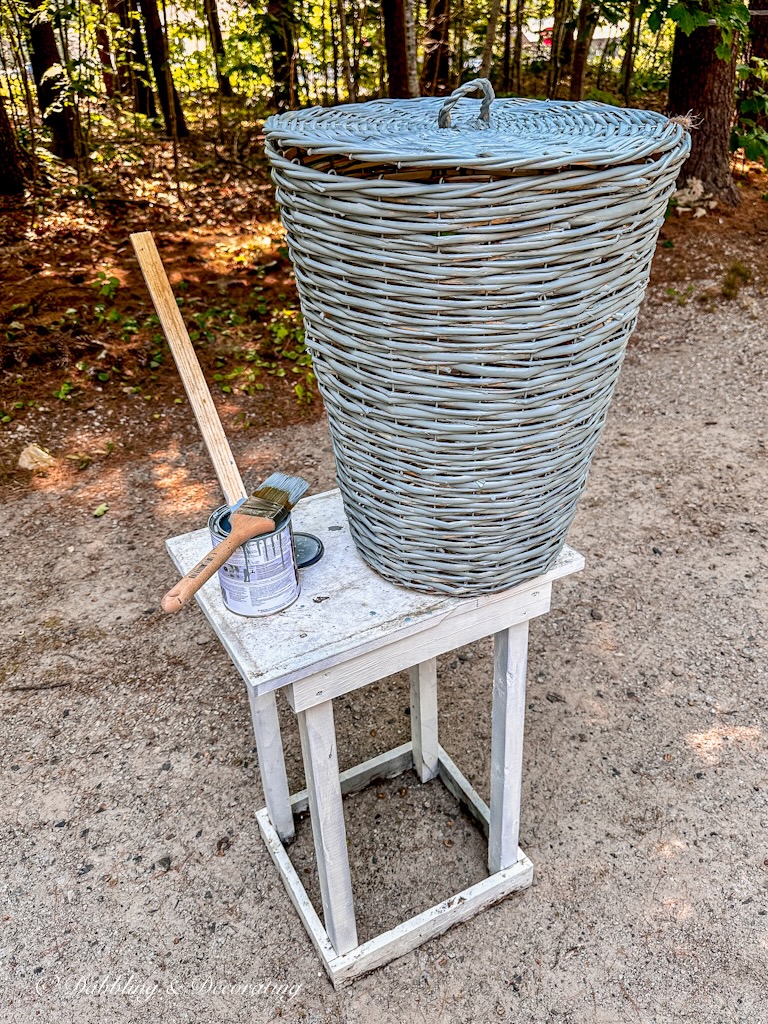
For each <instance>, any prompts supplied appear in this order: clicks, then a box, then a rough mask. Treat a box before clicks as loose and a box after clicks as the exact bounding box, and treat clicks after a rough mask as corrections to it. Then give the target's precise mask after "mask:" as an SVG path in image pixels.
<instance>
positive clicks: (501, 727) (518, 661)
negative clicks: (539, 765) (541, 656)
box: [488, 620, 528, 873]
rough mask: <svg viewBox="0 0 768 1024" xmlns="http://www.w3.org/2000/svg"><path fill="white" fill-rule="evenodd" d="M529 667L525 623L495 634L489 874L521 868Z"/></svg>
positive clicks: (526, 624) (526, 625) (526, 627)
mask: <svg viewBox="0 0 768 1024" xmlns="http://www.w3.org/2000/svg"><path fill="white" fill-rule="evenodd" d="M527 663H528V622H527V620H526V621H525V622H520V623H518V624H517V625H516V626H512V627H511V628H510V629H505V630H502V632H500V633H496V635H495V636H494V664H493V712H492V716H493V718H492V725H491V816H490V817H491V820H490V828H489V835H488V867H489V869H490V871H491V873H494V872H496V871H501V870H502V869H503V868H509V867H512V865H513V864H516V863H517V847H518V841H519V837H520V795H521V790H522V772H523V725H524V722H525V674H526V668H527Z"/></svg>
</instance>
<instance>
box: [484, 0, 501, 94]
mask: <svg viewBox="0 0 768 1024" xmlns="http://www.w3.org/2000/svg"><path fill="white" fill-rule="evenodd" d="M500 13H501V0H492V2H491V9H490V11H489V12H488V28H487V30H486V33H485V43H484V45H483V59H482V60H481V61H480V77H481V78H489V77H490V74H491V61H492V60H493V46H494V43H495V42H496V27H497V26H498V24H499V14H500Z"/></svg>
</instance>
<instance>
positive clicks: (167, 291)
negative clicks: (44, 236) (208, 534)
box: [130, 231, 248, 506]
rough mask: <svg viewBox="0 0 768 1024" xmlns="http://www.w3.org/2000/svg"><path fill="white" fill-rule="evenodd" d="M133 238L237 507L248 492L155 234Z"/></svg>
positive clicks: (227, 490)
mask: <svg viewBox="0 0 768 1024" xmlns="http://www.w3.org/2000/svg"><path fill="white" fill-rule="evenodd" d="M130 237H131V243H132V244H133V249H134V252H135V253H136V258H137V259H138V261H139V266H140V267H141V272H142V274H143V275H144V281H145V282H146V285H147V290H148V292H149V294H150V297H151V299H152V302H153V303H154V306H155V310H156V311H157V316H158V319H159V320H160V326H161V327H162V329H163V333H164V334H165V337H166V340H167V342H168V347H169V348H170V350H171V352H172V354H173V358H174V359H175V360H176V366H177V367H178V369H179V376H180V377H181V382H182V384H183V385H184V388H185V390H186V392H187V397H188V398H189V404H190V405H191V406H192V411H193V412H194V414H195V418H196V419H197V424H198V426H199V427H200V433H201V434H202V435H203V441H204V442H205V447H206V448H207V449H208V454H209V455H210V457H211V462H212V463H213V468H214V470H215V471H216V476H217V477H218V478H219V483H220V484H221V489H222V491H223V492H224V498H225V500H226V502H227V504H228V505H230V506H231V505H234V504H236V503H237V502H238V501H240V499H241V498H247V497H248V491H247V490H246V489H245V485H244V484H243V479H242V477H241V476H240V471H239V470H238V468H237V465H236V464H235V459H234V456H233V455H232V449H231V448H230V447H229V441H227V436H226V434H225V433H224V428H223V427H222V425H221V420H220V419H219V414H218V413H217V412H216V406H215V405H214V404H213V399H212V398H211V392H210V391H209V389H208V385H207V383H206V381H205V377H204V376H203V371H202V369H201V368H200V363H199V361H198V358H197V355H196V354H195V350H194V348H193V347H192V342H191V340H190V337H189V334H188V333H187V328H186V327H185V325H184V321H183V320H182V318H181V313H180V312H179V307H178V306H177V305H176V299H175V298H174V296H173V292H172V291H171V285H170V282H169V281H168V275H167V274H166V272H165V268H164V267H163V263H162V260H161V259H160V253H159V252H158V251H157V246H156V245H155V240H154V238H153V237H152V232H151V231H139V232H137V233H136V234H133V235H131V236H130Z"/></svg>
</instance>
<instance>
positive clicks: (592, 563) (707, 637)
mask: <svg viewBox="0 0 768 1024" xmlns="http://www.w3.org/2000/svg"><path fill="white" fill-rule="evenodd" d="M667 298H668V296H665V294H664V293H663V291H662V290H660V289H657V291H656V292H655V293H654V294H652V295H651V296H650V297H649V298H648V300H647V301H646V304H645V307H644V311H643V315H642V318H641V323H640V326H639V329H638V333H637V335H636V339H635V342H634V343H633V346H632V348H631V350H630V353H629V356H628V358H627V362H626V365H625V368H624V371H623V375H622V379H621V382H620V385H619V388H618V392H617V395H616V399H615V403H614V406H613V408H612V412H611V416H610V420H609V423H608V426H607V428H606V432H605V436H604V439H603V441H602V442H601V445H600V448H599V451H598V455H597V458H596V461H595V464H594V468H593V472H592V476H591V479H590V484H589V488H588V491H587V494H586V496H585V497H584V499H583V501H582V503H581V506H580V511H579V514H578V517H577V520H576V522H575V524H574V526H573V528H572V530H571V533H570V535H569V542H570V543H571V544H572V545H573V546H574V547H576V548H578V549H579V550H580V551H582V552H583V554H584V555H585V556H586V560H587V568H586V570H585V572H584V573H583V574H581V575H579V576H576V577H572V578H570V579H568V580H566V581H563V583H562V584H560V585H559V586H557V587H556V590H555V596H554V608H553V610H552V612H551V614H549V615H548V616H546V617H545V618H543V619H541V620H537V621H536V622H535V623H534V624H533V626H532V636H531V656H530V670H529V699H528V714H527V723H526V748H525V782H524V793H523V820H522V830H521V843H522V845H523V846H524V848H525V850H526V852H527V853H528V855H529V856H530V857H531V858H532V860H533V861H534V864H535V865H536V877H535V882H534V885H533V887H532V888H531V889H529V890H527V891H526V892H525V893H523V894H520V895H518V896H515V897H513V898H510V899H508V900H507V901H505V902H504V903H502V904H500V905H498V906H496V907H495V908H492V909H490V910H489V911H487V912H486V913H484V914H482V915H481V916H479V917H477V918H475V919H474V920H472V921H471V922H469V923H468V924H466V925H463V926H460V927H457V928H455V929H453V930H452V931H450V932H448V933H447V934H445V935H444V936H443V937H441V938H439V939H436V940H434V941H432V942H429V943H427V944H426V945H425V946H423V947H422V948H421V949H419V950H418V951H416V952H414V953H412V954H410V955H408V956H405V957H403V958H401V959H400V960H398V961H396V962H395V963H393V964H391V965H390V966H388V967H386V968H384V969H382V970H379V971H377V972H375V973H374V974H372V975H370V976H368V977H366V978H363V979H360V980H359V981H357V982H356V983H355V984H354V986H353V987H352V988H350V989H348V990H346V991H344V992H342V993H339V994H337V993H334V991H333V989H332V988H331V985H330V983H329V982H328V980H327V979H326V977H325V976H324V974H323V973H322V971H321V968H320V966H319V963H318V960H317V959H316V957H315V954H314V951H313V949H312V947H311V945H310V942H309V940H308V938H307V936H306V934H305V933H304V930H303V928H302V925H301V924H300V922H299V920H298V918H297V916H296V914H295V913H294V911H293V909H292V907H291V905H290V903H289V901H288V898H287V896H286V894H285V892H284V891H283V889H282V886H281V884H280V881H279V879H278V877H277V875H276V873H275V871H274V870H273V867H272V864H271V862H270V860H269V857H268V855H267V853H266V850H265V849H264V847H263V845H262V842H261V839H260V837H259V834H258V830H257V828H256V824H255V821H254V810H256V809H257V808H258V807H260V806H261V805H262V794H261V789H260V783H259V778H258V771H257V765H256V762H255V754H254V749H253V739H252V735H251V732H250V721H249V714H248V706H247V699H246V693H245V688H244V686H243V684H242V681H241V680H240V678H239V677H238V676H237V675H236V673H235V671H234V669H233V668H232V667H231V665H230V663H229V662H228V660H227V658H226V656H225V654H224V653H223V651H222V650H220V649H219V647H218V645H217V644H216V643H215V642H214V641H213V640H212V636H211V633H210V631H209V629H208V627H207V624H206V623H205V621H204V619H203V617H202V614H201V613H200V612H199V610H198V609H197V608H194V609H190V610H189V611H188V612H187V613H185V614H182V615H180V616H179V617H177V618H167V617H163V616H162V615H161V614H160V613H159V612H158V611H157V604H158V600H159V597H160V595H161V594H162V593H163V591H164V589H165V588H166V587H167V585H168V583H169V581H170V580H172V578H173V572H172V569H171V566H170V563H169V560H168V558H167V556H166V554H165V552H164V548H163V541H164V538H165V537H166V536H169V535H171V534H175V533H179V532H182V531H185V530H187V529H191V528H194V527H198V526H200V525H202V523H203V521H204V516H205V511H206V510H207V509H209V508H210V507H212V506H213V505H215V504H217V503H218V497H217V494H216V489H215V487H214V485H213V482H212V481H211V480H210V470H209V468H208V466H207V462H206V459H205V456H204V453H203V451H202V448H201V445H200V443H199V441H198V440H197V438H196V436H195V433H194V431H193V430H192V429H191V426H190V424H189V420H188V414H187V412H186V410H185V409H183V408H180V407H178V406H177V407H176V408H175V409H171V410H169V411H168V414H167V417H166V416H165V415H164V418H163V419H162V420H161V421H160V422H159V423H158V421H157V420H156V419H153V418H152V417H153V416H154V413H153V412H151V411H150V410H148V409H144V410H143V411H142V410H141V409H139V410H138V411H137V412H136V414H135V416H134V418H133V429H134V430H135V431H136V432H137V433H139V434H140V433H141V432H142V431H145V432H146V436H151V437H153V438H156V447H155V448H154V449H153V451H152V452H151V455H150V457H149V458H147V457H146V456H144V455H143V454H142V455H141V456H140V457H139V456H137V457H135V458H131V456H130V443H129V444H128V447H127V449H126V450H125V451H124V453H123V456H122V457H121V459H119V460H116V461H110V460H109V459H106V458H105V459H103V460H98V459H97V460H95V461H93V462H92V463H91V464H90V465H88V466H87V467H86V468H85V469H84V470H83V471H82V472H81V473H78V474H76V475H75V476H72V475H71V473H70V475H69V476H66V478H64V477H62V478H58V477H57V476H56V473H55V472H54V473H53V474H51V475H49V476H48V477H40V478H30V477H27V478H24V479H21V478H19V477H18V476H17V475H12V481H11V484H10V485H9V486H8V487H6V496H5V500H4V504H3V516H2V521H1V522H0V538H1V543H2V548H1V550H2V558H3V561H4V564H5V565H6V567H10V573H9V574H8V575H5V574H4V575H5V578H6V583H5V586H4V594H3V597H4V600H3V609H4V610H3V623H2V636H1V639H0V645H1V647H0V649H1V650H2V668H1V669H0V673H1V675H2V694H1V695H0V701H2V738H3V743H2V765H3V771H2V783H1V785H2V792H0V800H1V801H2V807H3V830H4V834H5V842H4V843H3V846H2V853H1V854H0V856H1V857H2V861H3V874H4V877H5V880H6V881H5V899H4V908H3V928H2V936H1V938H0V942H1V944H2V948H1V949H0V965H1V967H0V973H1V976H2V979H3V995H2V1001H3V1004H4V1006H5V1009H4V1010H3V1011H2V1013H1V1014H0V1017H1V1018H2V1020H3V1021H8V1022H9V1024H10V1022H14V1024H15V1022H19V1024H21V1022H24V1024H27V1022H28V1021H31V1020H40V1021H45V1022H48V1021H50V1022H54V1021H55V1022H57V1024H59V1022H61V1024H64V1022H67V1021H73V1022H74V1021H77V1022H78V1024H92V1022H97V1021H102V1020H103V1021H106V1020H109V1021H130V1022H136V1024H144V1022H149V1021H153V1022H154V1021H158V1020H160V1021H163V1022H165V1024H176V1022H186V1021H206V1022H207V1021H233V1022H234V1021H242V1022H245V1021H248V1022H261V1021H272V1020H277V1019H283V1020H297V1021H307V1022H310V1021H312V1022H349V1024H352V1022H354V1024H358V1022H362V1024H369V1022H370V1024H373V1022H383V1024H390V1022H392V1024H395V1022H405V1021H409V1022H410V1021H424V1022H430V1024H431V1022H442V1021H445V1022H451V1024H454V1022H455V1024H464V1022H467V1024H469V1022H475V1021H476V1022H487V1021H491V1020H504V1019H508V1020H514V1021H516V1022H519V1024H527V1022H537V1024H538V1022H542V1024H543V1022H547V1024H549V1022H553V1024H554V1022H557V1024H565V1022H573V1024H576V1022H579V1024H581V1022H600V1024H603V1022H604V1024H616V1022H623V1021H627V1022H637V1021H640V1022H667V1021H670V1022H671V1021H675V1022H677V1021H691V1022H694V1021H695V1022H696V1024H710V1022H711V1024H715V1022H717V1024H720V1022H726V1021H727V1022H733V1021H737V1022H741V1021H744V1022H747V1021H749V1022H756V1021H760V1020H765V1019H766V1017H765V1009H764V1002H765V998H764V993H765V984H766V977H767V975H766V971H767V970H768V917H767V916H766V915H768V838H767V837H768V831H766V829H767V827H768V804H767V803H766V796H767V794H768V769H767V768H766V754H765V750H766V747H765V730H766V727H767V726H768V717H767V715H766V711H767V707H766V688H765V683H766V672H765V655H766V642H767V640H768V587H767V585H766V579H767V578H768V574H767V570H768V565H767V564H766V562H767V561H768V558H767V556H766V516H765V512H766V508H765V496H766V493H767V492H768V417H767V416H766V409H767V394H766V380H767V378H768V324H767V323H766V319H767V318H766V316H765V299H764V298H763V297H762V296H761V295H760V294H759V292H758V290H756V289H753V288H751V287H748V288H746V289H744V290H743V291H742V293H741V294H740V296H739V298H738V300H737V301H735V302H730V303H705V304H698V303H695V302H685V301H684V303H683V304H678V303H677V301H672V302H669V301H666V299H667ZM137 404H138V403H137ZM117 415H118V412H116V411H114V410H112V411H110V409H109V408H106V407H104V408H102V407H100V406H98V405H97V406H95V407H94V408H93V409H92V410H91V411H90V413H89V412H88V411H87V410H85V411H83V412H82V416H81V418H80V420H78V422H77V424H72V425H70V426H69V427H65V426H64V425H62V424H61V423H59V422H58V421H54V420H53V419H51V418H46V414H45V413H44V412H42V411H41V412H39V413H37V414H35V415H32V414H30V415H29V416H28V417H27V418H26V419H24V421H23V422H21V423H20V424H19V425H18V426H17V427H14V428H13V430H12V431H11V432H10V433H9V434H8V436H7V438H6V443H5V451H6V455H7V458H8V459H13V460H14V462H15V459H16V458H17V457H18V452H19V451H20V450H21V448H22V447H23V446H24V445H25V444H26V443H28V442H30V441H41V442H42V443H45V444H47V445H48V446H49V447H50V448H51V450H52V451H53V452H54V454H57V453H58V452H63V451H66V450H68V449H67V446H68V445H70V447H71V442H72V437H74V434H75V432H76V431H79V435H78V436H79V437H80V440H82V439H83V438H85V439H86V441H88V443H89V444H91V446H92V447H93V446H95V445H97V444H98V443H99V439H100V438H103V437H105V436H107V434H108V432H109V430H110V429H111V426H114V424H113V423H112V420H111V419H110V416H113V417H114V416H117ZM89 417H90V418H89ZM142 417H144V418H142ZM152 431H154V432H155V433H151V432H152ZM236 445H237V455H238V458H239V460H240V462H241V464H242V465H243V466H245V467H247V475H248V476H252V477H253V478H258V475H259V472H261V471H262V470H264V469H269V468H272V466H273V465H275V464H276V463H278V464H279V465H280V467H281V468H284V469H286V470H288V471H291V470H301V471H302V472H303V473H304V474H305V475H306V476H307V477H308V478H309V479H310V480H311V483H312V486H313V488H314V489H315V490H320V489H326V488H328V487H330V486H332V485H333V466H332V459H331V454H330V449H329V444H328V440H327V435H326V428H325V425H324V424H323V422H322V421H320V422H315V423H310V422H307V423H305V424H304V425H299V426H292V427H289V428H286V429H285V430H282V431H279V430H274V431H272V432H270V433H268V434H266V435H264V436H262V437H258V436H256V435H255V434H254V432H253V431H251V432H249V433H248V434H245V433H239V434H237V435H236ZM62 479H65V481H66V486H65V487H64V486H62V483H61V480H62ZM102 501H106V502H107V503H108V504H109V511H108V513H107V514H106V515H105V516H103V517H102V518H100V519H95V518H94V517H93V516H92V511H93V509H94V508H95V507H96V506H97V505H98V504H99V503H100V502H102ZM7 572H8V570H7V569H6V573H7ZM439 671H440V676H439V679H440V699H441V729H442V742H443V744H444V746H445V747H446V748H447V749H448V751H449V752H450V753H451V754H452V755H453V756H454V758H455V759H456V760H457V761H458V763H459V764H460V766H462V768H463V769H464V770H465V771H466V773H467V775H468V776H469V778H470V779H471V780H472V781H473V782H474V783H475V784H476V785H477V787H478V789H479V791H480V792H481V794H483V795H486V796H487V788H488V771H489V738H490V686H489V681H490V676H491V658H490V646H489V643H488V642H483V643H479V644H476V645H473V646H471V647H469V648H467V649H465V650H462V651H460V652H457V653H456V654H454V655H451V656H448V657H446V658H444V659H442V661H441V663H440V666H439ZM406 705H407V691H406V686H405V680H404V679H403V678H399V677H396V678H392V679H386V680H383V681H382V682H381V683H379V684H378V685H376V686H373V687H369V688H366V689H365V690H363V691H359V692H357V693H355V694H353V695H351V696H350V697H349V698H347V699H344V700H341V701H338V702H337V708H336V711H337V725H338V733H339V737H340V759H341V762H342V767H344V766H347V765H350V764H353V763H356V762H357V761H360V760H362V759H364V758H366V757H368V756H371V755H372V754H374V753H375V752H377V751H380V750H383V749H386V748H388V747H390V746H393V745H395V744H397V743H400V742H403V741H404V740H405V739H406V738H407V736H408V717H407V715H406V714H405V708H406ZM282 710H283V714H284V726H285V730H284V738H285V744H286V749H287V758H288V765H289V773H290V778H291V782H292V785H293V786H294V787H296V788H299V787H300V786H301V784H302V770H301V762H300V753H299V742H298V735H297V732H296V729H295V726H294V723H293V722H292V721H291V720H290V717H289V714H288V713H287V711H286V709H284V708H283V709H282ZM403 790H405V792H404V793H403V792H402V791H403ZM345 807H346V813H347V828H348V835H349V842H350V853H351V860H352V865H353V884H354V890H355V896H356V900H357V905H358V911H359V919H360V922H361V932H362V933H363V935H365V936H367V935H370V934H373V933H374V932H375V931H376V930H378V929H381V928H382V927H385V926H387V925H388V924H391V923H393V922H394V921H395V920H397V919H398V918H400V917H405V916H406V915H410V914H412V913H415V912H417V911H418V910H419V909H422V908H424V907H426V906H428V905H430V904H431V903H432V902H434V901H435V900H437V899H439V898H442V897H445V896H448V895H450V894H451V893H453V892H454V891H456V890H457V889H459V888H460V887H463V886H464V885H466V884H468V883H469V882H470V881H472V880H474V879H477V878H478V877H480V876H481V875H482V873H483V870H484V864H483V862H484V844H483V842H482V841H481V838H480V836H479V835H478V833H477V831H476V830H475V828H474V827H473V826H472V825H471V824H470V823H469V821H468V820H467V818H466V817H465V816H464V814H463V813H462V812H461V811H460V810H459V809H458V807H457V805H456V804H455V802H454V801H453V799H452V798H451V797H450V796H448V795H447V794H446V793H445V792H444V791H443V790H442V788H441V787H440V785H439V783H431V784H429V785H428V786H426V787H424V788H421V787H419V786H418V784H417V783H416V781H415V779H414V778H412V777H410V778H406V780H405V781H403V780H396V781H395V782H392V783H389V784H386V785H382V786H375V787H373V788H372V789H371V790H369V791H367V792H366V793H364V794H360V795H357V796H354V797H351V798H350V799H348V800H347V801H346V804H345ZM446 840H451V841H452V843H453V845H450V843H446ZM309 844H310V836H309V823H308V822H307V821H304V822H302V824H301V825H300V829H299V839H298V841H297V843H296V844H295V846H294V847H292V852H291V855H292V857H293V858H294V861H295V863H296V864H297V865H298V866H299V870H301V871H305V869H306V871H308V872H309V873H308V874H307V873H306V871H305V874H304V877H305V878H306V879H307V883H308V885H309V887H310V889H311V890H312V891H316V879H314V877H313V875H312V867H311V863H312V861H311V857H310V845H309ZM243 985H245V986H252V989H251V990H250V991H247V990H245V991H244V990H243V989H241V988H238V986H243ZM233 986H234V988H233ZM259 986H262V988H261V990H259ZM129 990H131V991H129Z"/></svg>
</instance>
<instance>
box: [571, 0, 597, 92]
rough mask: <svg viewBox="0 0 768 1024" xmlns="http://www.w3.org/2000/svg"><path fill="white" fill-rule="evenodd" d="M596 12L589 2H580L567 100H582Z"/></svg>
mask: <svg viewBox="0 0 768 1024" xmlns="http://www.w3.org/2000/svg"><path fill="white" fill-rule="evenodd" d="M598 17H599V15H598V12H597V10H596V9H595V7H594V5H593V4H592V2H591V0H581V3H580V4H579V14H578V17H577V20H576V43H575V44H574V47H573V63H572V64H571V84H570V86H569V88H568V99H569V100H581V99H583V98H584V75H585V74H586V71H587V61H588V59H589V48H590V46H591V45H592V36H593V35H594V34H595V29H596V28H597V22H598Z"/></svg>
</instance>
